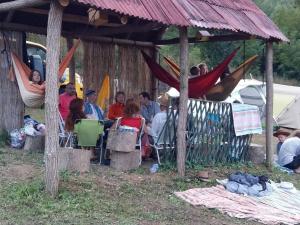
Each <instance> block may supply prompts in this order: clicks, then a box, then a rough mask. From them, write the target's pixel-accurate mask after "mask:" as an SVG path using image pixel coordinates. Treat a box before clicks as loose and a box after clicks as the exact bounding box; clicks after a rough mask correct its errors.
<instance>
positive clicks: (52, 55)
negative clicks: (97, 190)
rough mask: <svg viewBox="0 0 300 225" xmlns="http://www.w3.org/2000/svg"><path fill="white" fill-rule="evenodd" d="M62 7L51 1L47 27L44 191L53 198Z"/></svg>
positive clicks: (55, 190) (55, 187) (56, 164)
mask: <svg viewBox="0 0 300 225" xmlns="http://www.w3.org/2000/svg"><path fill="white" fill-rule="evenodd" d="M62 15H63V7H62V6H61V5H60V4H59V3H58V2H57V0H52V1H51V4H50V11H49V17H48V26H47V49H48V50H47V56H46V77H47V82H46V100H45V109H46V110H45V121H46V125H47V133H46V146H45V147H46V148H45V150H46V151H45V154H46V155H45V160H46V176H45V183H46V190H47V192H49V193H50V194H51V195H52V196H53V197H54V196H55V195H56V194H57V192H58V183H59V176H58V85H57V84H58V76H57V73H58V67H59V53H60V41H59V40H60V34H61V24H62Z"/></svg>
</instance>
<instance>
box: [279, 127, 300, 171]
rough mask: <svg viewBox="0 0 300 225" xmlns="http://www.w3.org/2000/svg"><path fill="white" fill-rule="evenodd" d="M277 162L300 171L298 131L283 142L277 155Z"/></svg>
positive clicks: (299, 135) (299, 134)
mask: <svg viewBox="0 0 300 225" xmlns="http://www.w3.org/2000/svg"><path fill="white" fill-rule="evenodd" d="M278 164H279V165H280V166H284V167H286V168H289V169H291V170H294V172H295V173H300V131H297V132H295V134H294V135H293V137H291V138H288V139H286V140H285V141H284V142H283V144H282V146H281V148H280V151H279V155H278Z"/></svg>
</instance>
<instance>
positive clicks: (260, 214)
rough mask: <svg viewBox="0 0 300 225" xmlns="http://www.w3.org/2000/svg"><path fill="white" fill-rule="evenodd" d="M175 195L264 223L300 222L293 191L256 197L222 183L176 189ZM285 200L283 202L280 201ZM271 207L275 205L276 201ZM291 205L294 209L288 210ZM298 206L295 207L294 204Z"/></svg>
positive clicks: (238, 216)
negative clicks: (205, 186)
mask: <svg viewBox="0 0 300 225" xmlns="http://www.w3.org/2000/svg"><path fill="white" fill-rule="evenodd" d="M175 195H176V196H177V197H179V198H181V199H183V200H184V201H186V202H188V203H190V204H192V205H194V206H198V205H201V206H205V207H207V208H215V209H218V210H219V211H221V212H223V213H226V214H228V215H229V216H231V217H236V218H245V219H249V220H256V221H259V222H261V223H264V224H297V223H300V213H298V214H297V213H295V212H297V210H298V212H300V208H299V207H300V204H298V205H296V204H297V203H298V201H295V202H293V195H298V198H299V192H298V193H297V194H291V193H290V194H289V195H287V194H283V195H282V193H280V192H276V197H275V198H274V199H275V200H274V199H272V196H273V194H272V195H270V196H266V197H263V198H261V199H260V200H259V198H254V197H248V196H242V195H238V194H234V193H231V192H229V191H227V190H225V188H224V187H223V186H222V185H218V186H215V187H211V188H195V189H190V190H187V191H184V192H175ZM290 200H291V203H290V204H289V203H288V202H290ZM281 202H285V204H283V205H282V204H281ZM278 204H279V206H278V207H274V205H278ZM290 207H293V210H291V212H289V209H291V208H290ZM295 207H297V208H295Z"/></svg>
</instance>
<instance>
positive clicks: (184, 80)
mask: <svg viewBox="0 0 300 225" xmlns="http://www.w3.org/2000/svg"><path fill="white" fill-rule="evenodd" d="M179 35H180V98H179V116H178V126H177V134H176V135H177V170H178V174H179V176H184V175H185V161H186V140H185V139H186V120H187V110H188V109H187V102H188V64H189V63H188V61H189V51H188V46H189V43H188V31H187V27H181V28H179Z"/></svg>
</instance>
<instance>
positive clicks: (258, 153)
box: [246, 143, 266, 164]
mask: <svg viewBox="0 0 300 225" xmlns="http://www.w3.org/2000/svg"><path fill="white" fill-rule="evenodd" d="M265 152H266V150H265V147H264V146H263V145H258V144H254V143H251V144H250V146H249V150H248V153H247V156H246V160H247V161H250V162H252V163H254V164H263V163H264V162H265Z"/></svg>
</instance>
